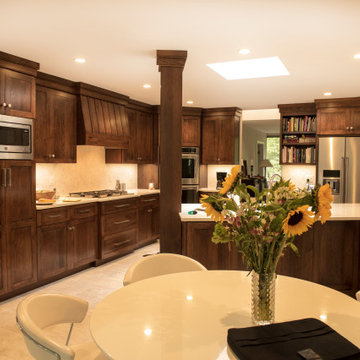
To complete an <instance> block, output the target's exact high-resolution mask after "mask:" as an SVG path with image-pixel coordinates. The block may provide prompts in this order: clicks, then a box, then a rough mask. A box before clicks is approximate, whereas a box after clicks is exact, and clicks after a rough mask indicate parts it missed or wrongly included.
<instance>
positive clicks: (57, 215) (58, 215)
mask: <svg viewBox="0 0 360 360" xmlns="http://www.w3.org/2000/svg"><path fill="white" fill-rule="evenodd" d="M61 216H62V215H61V214H56V215H49V218H52V219H53V218H58V217H61Z"/></svg>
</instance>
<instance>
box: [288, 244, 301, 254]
mask: <svg viewBox="0 0 360 360" xmlns="http://www.w3.org/2000/svg"><path fill="white" fill-rule="evenodd" d="M288 245H289V246H290V248H291V250H292V251H293V252H294V253H295V254H296V255H297V256H300V253H299V249H298V248H297V246H296V245H295V244H294V243H292V242H291V243H289V244H288Z"/></svg>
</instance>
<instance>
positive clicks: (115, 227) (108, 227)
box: [102, 209, 137, 235]
mask: <svg viewBox="0 0 360 360" xmlns="http://www.w3.org/2000/svg"><path fill="white" fill-rule="evenodd" d="M102 225H103V228H102V233H103V235H108V234H113V233H116V232H122V231H126V230H128V229H130V228H134V227H136V225H137V211H136V210H135V209H134V210H131V211H127V212H121V213H118V214H110V215H106V216H104V217H103V219H102Z"/></svg>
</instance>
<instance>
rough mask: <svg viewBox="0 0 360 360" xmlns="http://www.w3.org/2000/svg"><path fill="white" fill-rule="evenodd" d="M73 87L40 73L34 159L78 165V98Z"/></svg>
mask: <svg viewBox="0 0 360 360" xmlns="http://www.w3.org/2000/svg"><path fill="white" fill-rule="evenodd" d="M74 92H75V87H74V83H72V82H71V81H68V80H64V79H59V78H57V77H55V76H50V75H47V74H42V73H39V75H38V79H37V87H36V114H37V115H36V121H35V126H34V134H35V136H34V139H35V141H34V143H35V146H34V159H35V160H36V161H37V162H53V163H70V162H76V118H77V97H76V95H75V94H74Z"/></svg>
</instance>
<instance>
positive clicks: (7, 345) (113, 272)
mask: <svg viewBox="0 0 360 360" xmlns="http://www.w3.org/2000/svg"><path fill="white" fill-rule="evenodd" d="M158 251H159V244H158V243H154V244H151V245H148V246H145V247H143V248H141V249H138V250H136V251H135V252H133V253H131V254H129V255H127V256H124V257H122V258H120V259H117V260H114V261H112V262H109V263H107V264H104V265H101V266H99V267H93V268H90V269H87V270H84V271H82V272H80V273H78V274H75V275H72V276H69V277H67V278H64V279H61V280H58V281H56V282H53V283H51V284H48V285H45V286H43V287H41V288H38V289H35V290H32V291H29V292H27V293H25V294H22V295H19V296H17V297H14V298H12V299H9V300H6V301H3V302H0V360H32V359H33V358H32V357H31V356H30V355H29V353H28V352H27V349H26V347H25V343H24V340H23V337H22V334H21V332H20V330H19V329H18V327H17V325H16V322H15V311H16V307H17V305H18V303H19V302H20V301H21V300H22V299H23V298H24V297H25V296H27V295H29V294H32V293H35V292H39V293H62V294H68V295H73V296H78V297H81V298H83V299H85V300H87V301H88V302H89V312H88V314H87V316H86V318H85V320H84V321H83V323H81V324H77V325H74V330H73V333H72V336H71V340H70V344H71V343H73V344H76V343H81V342H88V341H91V335H90V331H89V319H90V316H91V312H92V310H93V309H94V307H95V306H96V304H97V303H98V302H100V301H101V300H102V299H103V298H104V297H106V296H107V295H108V294H110V293H112V292H113V291H115V290H117V289H118V288H120V287H122V286H123V285H122V282H123V278H124V275H125V272H126V270H127V268H128V267H129V265H130V264H131V263H133V262H134V261H136V260H137V259H139V258H141V257H142V255H143V254H149V253H156V252H158ZM68 328H69V326H68V325H67V324H66V325H64V326H63V325H61V326H56V327H53V328H51V327H50V328H48V329H47V331H48V334H49V336H51V337H52V338H53V339H56V341H63V342H64V343H65V342H66V336H67V332H68Z"/></svg>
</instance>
